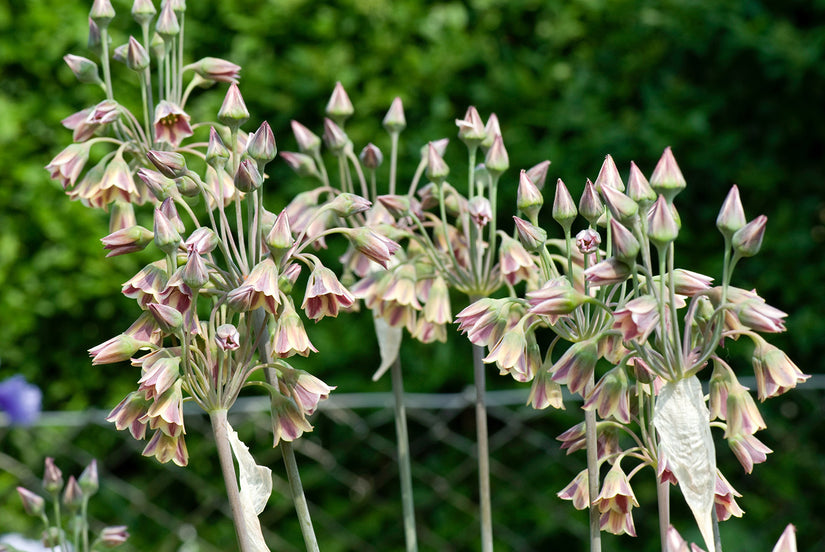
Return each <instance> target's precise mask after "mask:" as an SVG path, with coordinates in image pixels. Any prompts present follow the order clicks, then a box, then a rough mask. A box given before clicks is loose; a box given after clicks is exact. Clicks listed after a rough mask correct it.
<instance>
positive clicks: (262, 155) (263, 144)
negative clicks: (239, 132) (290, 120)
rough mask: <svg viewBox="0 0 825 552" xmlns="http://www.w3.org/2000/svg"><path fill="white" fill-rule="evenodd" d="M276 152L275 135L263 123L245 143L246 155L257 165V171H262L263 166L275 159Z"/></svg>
mask: <svg viewBox="0 0 825 552" xmlns="http://www.w3.org/2000/svg"><path fill="white" fill-rule="evenodd" d="M277 152H278V148H277V147H276V146H275V135H274V134H272V128H271V127H270V126H269V123H267V122H266V121H264V122H263V123H261V126H260V127H258V130H256V131H255V134H253V135H252V136H251V137H250V139H249V141H248V142H247V144H246V154H247V155H249V157H251V158H252V159H254V160H255V161H256V162H257V163H258V170H260V171H263V170H264V166H266V164H267V163H269V162H270V161H272V160H273V159H275V154H276V153H277Z"/></svg>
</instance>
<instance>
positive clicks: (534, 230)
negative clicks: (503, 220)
mask: <svg viewBox="0 0 825 552" xmlns="http://www.w3.org/2000/svg"><path fill="white" fill-rule="evenodd" d="M513 221H515V223H516V232H517V233H518V239H519V241H520V242H521V245H523V246H524V248H525V249H526V250H527V251H533V252H535V251H538V250H539V249H541V248H542V247H544V242H546V241H547V232H545V231H544V230H543V229H542V228H540V227H538V226H536V225H534V224H531V223H529V222H527V221H526V220H524V219H520V218H518V217H513Z"/></svg>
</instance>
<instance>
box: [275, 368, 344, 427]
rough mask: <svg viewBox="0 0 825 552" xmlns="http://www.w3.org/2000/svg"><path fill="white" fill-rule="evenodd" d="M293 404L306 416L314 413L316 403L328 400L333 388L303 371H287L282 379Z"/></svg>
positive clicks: (316, 406)
mask: <svg viewBox="0 0 825 552" xmlns="http://www.w3.org/2000/svg"><path fill="white" fill-rule="evenodd" d="M282 381H283V383H284V385H285V386H286V387H287V388H288V389H289V393H290V396H291V397H292V399H293V400H294V401H295V404H296V405H298V407H299V408H300V409H301V410H302V411H303V412H304V413H305V414H306V415H307V416H309V415H311V414H313V413H315V410H316V409H317V408H318V403H319V402H321V401H322V400H325V399H328V398H329V394H330V392H332V391H333V390H334V389H335V387H334V386H330V385H327V384H326V383H324V382H323V381H321V380H320V379H318V378H316V377H315V376H313V375H312V374H310V373H308V372H304V371H303V370H292V371H287V373H285V374H284V377H283V379H282Z"/></svg>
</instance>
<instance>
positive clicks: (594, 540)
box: [584, 374, 602, 552]
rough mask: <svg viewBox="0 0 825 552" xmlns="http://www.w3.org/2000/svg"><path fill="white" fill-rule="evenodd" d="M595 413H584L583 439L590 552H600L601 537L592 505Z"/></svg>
mask: <svg viewBox="0 0 825 552" xmlns="http://www.w3.org/2000/svg"><path fill="white" fill-rule="evenodd" d="M594 385H595V378H594V376H593V374H591V375H590V383H588V385H587V389H588V391H589V390H590V389H593V386H594ZM596 423H597V422H596V411H595V410H585V411H584V439H585V449H586V451H587V492H588V499H589V500H588V503H589V508H588V514H589V516H590V524H589V525H590V552H601V550H602V535H601V528H600V527H599V517H600V516H599V509H598V508H597V507H596V506H595V505H594V504H593V503H594V502H595V500H596V497H598V496H599V454H598V448H597V447H598V445H597V443H596V439H597V436H596Z"/></svg>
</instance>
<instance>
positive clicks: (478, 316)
mask: <svg viewBox="0 0 825 552" xmlns="http://www.w3.org/2000/svg"><path fill="white" fill-rule="evenodd" d="M684 186H685V181H684V178H683V176H682V173H681V171H680V170H679V168H678V165H677V164H676V161H675V159H674V157H673V154H672V152H671V151H670V149H669V148H668V149H666V150H665V153H664V155H663V156H662V158H661V160H660V161H659V164H658V165H657V167H656V169H655V171H654V173H653V176H652V177H651V179H650V181H649V182H648V180H647V179H646V178H645V177H644V175H643V174H642V173H641V171H640V170H639V169H638V167H636V165H635V164H632V165H631V171H630V176H629V179H628V184H627V187H626V188H625V185H624V182H623V181H622V179H621V177H620V175H619V172H618V170H617V169H616V166H615V164H614V162H613V160H612V158H611V157H610V156H608V157H607V158H606V160H605V162H604V165H603V166H602V169H601V171H600V173H599V176H598V178H597V179H596V181H595V183H593V182H591V181H589V180H588V181H587V184H586V185H585V189H584V192H583V194H582V197H581V200H580V202H579V204H578V208H577V206H576V204H575V203H574V201H573V199H572V197H571V196H570V194H569V192H568V190H567V187H566V186H565V185H564V183H563V182H561V181H560V180H559V181H558V182H557V186H556V194H555V200H554V204H553V218H554V219H555V220H556V221H557V222H558V223H559V224H560V225H561V227H562V229H563V232H564V240H547V239H546V237H545V233H544V231H543V230H541V229H540V228H538V227H537V226H536V225H535V224H536V223H535V217H534V216H533V218H532V221H527V220H523V219H516V223H517V228H518V230H519V238H520V239H521V241H522V243H523V244H524V245H525V247H526V248H527V249H530V250H532V251H535V252H537V254H535V255H534V256H533V258H534V259H535V260H536V263H535V265H534V266H533V267H530V268H528V270H529V271H530V272H532V273H533V274H535V275H536V276H535V277H536V278H537V279H538V282H539V286H538V288H537V289H533V290H532V291H531V290H529V289H528V291H527V293H526V294H525V295H524V296H523V297H518V296H515V295H511V296H510V297H507V298H501V299H483V300H480V301H477V302H476V303H474V304H472V305H470V306H469V307H468V308H466V309H465V310H464V311H462V312H461V313H459V315H458V321H459V329H460V330H462V331H463V332H465V333H467V336H468V338H469V339H470V340H471V341H472V342H473V343H474V344H476V345H478V346H485V347H487V348H488V350H489V354H488V355H487V356H486V357H485V358H484V361H485V362H489V363H493V362H495V363H496V365H497V366H498V367H499V369H500V370H501V373H502V374H510V375H511V376H513V377H514V378H515V379H516V380H518V381H525V382H526V381H531V382H532V387H531V393H530V404H532V405H533V407H534V408H546V407H547V406H551V405H552V406H554V407H557V408H560V407H563V404H562V401H561V389H560V386H566V387H567V388H568V389H569V391H570V392H571V393H576V394H579V395H581V396H582V398H583V399H584V406H583V408H584V410H585V423H584V424H579V425H578V426H576V427H574V428H572V429H571V430H569V431H567V432H565V433H564V434H562V435H561V436H560V437H559V439H560V440H561V441H562V448H565V449H568V452H572V451H574V450H579V449H581V448H585V449H586V450H587V454H588V470H586V471H585V472H582V473H580V474H579V475H578V476H577V477H576V479H575V480H574V481H573V482H572V483H571V484H570V485H569V486H568V487H567V488H566V489H564V490H563V491H562V492H561V493H559V495H560V496H561V497H562V498H566V499H570V500H573V503H574V506H575V507H576V508H579V509H583V508H586V507H587V506H588V505H591V508H590V519H591V550H599V549H600V546H601V545H600V543H599V539H598V529H599V528H601V529H602V530H606V531H608V532H612V533H617V534H618V533H628V534H635V529H634V526H633V521H632V514H631V508H632V506H633V505H636V503H635V498H633V495H632V489H631V488H630V481H631V480H632V478H633V477H634V476H635V475H636V474H637V473H638V472H639V470H640V469H642V468H643V467H645V466H650V467H651V468H653V469H655V470H656V475H657V480H658V483H659V509H660V527H661V538H662V543H663V546H665V543H666V542H667V539H668V534H667V530H668V527H669V498H668V485H669V483H673V484H678V485H679V487H680V489H681V491H682V494H683V495H684V497H685V499H686V501H687V503H688V505H689V506H690V508H691V510H692V511H693V513H694V515H695V516H696V519H697V523H698V524H699V527H700V529H701V532H702V535H703V537H704V539H705V544H706V546H707V549H708V550H717V551H719V550H721V541H720V539H719V537H718V530H716V529H715V525H716V523H717V521H716V520H720V521H721V520H725V519H728V518H729V517H730V516H737V517H738V516H741V515H742V513H743V512H742V510H741V509H740V508H739V507H738V505H736V502H735V499H734V497H735V496H739V495H738V493H737V492H736V491H735V490H734V489H733V488H732V487H730V485H729V484H728V483H727V481H726V480H724V477H723V476H722V475H721V474H719V473H718V472H717V470H716V452H715V448H714V444H713V439H712V436H711V428H712V427H719V428H722V429H724V434H723V437H724V438H725V439H726V440H727V442H728V444H729V445H730V447H731V449H732V450H733V452H734V454H735V455H736V457H737V458H738V459H739V461H740V463H741V464H742V466H743V468H744V469H745V471H747V472H750V471H751V470H752V468H753V464H755V463H759V462H762V461H764V460H765V458H766V454H768V453H770V452H771V451H770V449H769V448H768V447H766V446H765V445H764V444H762V443H761V442H760V441H759V440H758V439H757V438H756V437H754V433H756V432H757V431H758V430H760V429H764V428H765V423H764V421H763V420H762V417H761V416H760V415H759V411H758V409H757V407H756V403H755V402H754V400H753V398H752V397H751V395H750V394H749V393H748V390H747V389H746V388H745V387H743V386H742V385H741V384H740V383H739V381H738V379H737V377H736V375H735V373H734V371H733V369H732V368H731V367H730V366H729V365H728V364H727V363H725V362H724V361H723V360H722V359H721V358H720V357H719V356H718V355H717V353H716V351H717V350H718V348H719V347H720V346H724V343H725V340H726V339H738V338H739V337H740V336H745V337H748V338H750V339H751V340H753V342H754V344H755V345H756V349H755V351H754V355H753V367H754V371H755V373H756V375H757V384H758V389H757V391H758V397H759V399H760V400H764V399H765V398H767V397H770V396H775V395H777V394H781V393H783V392H785V391H787V390H789V389H791V388H793V387H795V386H796V385H797V384H798V383H801V382H803V381H804V380H805V379H807V378H808V376H806V375H805V374H803V373H802V372H801V371H800V370H799V369H798V368H797V367H796V365H794V364H793V362H791V361H790V360H789V359H788V357H787V356H786V355H785V354H784V353H783V352H782V351H780V350H779V349H777V348H775V347H774V346H772V345H770V344H768V343H767V341H765V340H764V338H762V337H761V336H760V335H759V334H761V333H776V332H780V331H784V329H785V326H784V318H785V316H786V315H785V313H783V312H782V311H779V310H778V309H776V308H774V307H771V306H770V305H768V304H767V303H765V301H764V300H763V299H762V298H760V297H759V296H758V295H757V294H756V292H754V291H745V290H741V289H738V288H734V287H732V286H731V285H730V281H731V276H732V273H733V269H734V266H735V265H736V263H737V262H738V261H739V260H740V259H742V258H744V257H748V256H752V255H754V254H756V253H757V252H758V250H759V247H760V244H761V239H762V234H763V232H764V228H765V222H766V218H765V217H764V216H760V217H757V218H756V219H753V220H752V221H750V222H747V221H746V219H745V215H744V211H743V209H742V206H741V202H740V200H739V193H738V188H737V187H736V186H734V187H733V188H732V189H731V192H730V194H729V195H728V197H727V199H726V200H725V202H724V204H723V207H722V209H721V211H720V214H719V217H718V219H717V227H718V228H719V230H720V231H721V233H722V235H723V238H724V250H723V251H724V263H723V271H722V283H721V285H720V286H716V287H712V281H713V280H712V279H711V278H709V277H707V276H704V275H702V274H698V273H695V272H691V271H688V270H685V269H682V268H677V267H676V265H675V248H674V241H675V240H676V238H677V235H678V233H679V229H680V225H681V223H680V220H679V216H678V212H677V211H676V208H675V206H674V204H673V198H674V197H675V196H676V194H677V193H678V192H679V191H680V190H681V189H682V188H684ZM578 215H581V216H582V217H583V218H585V219H586V221H587V228H585V229H583V230H581V231H580V232H579V233H578V234H577V235H576V239H575V241H574V240H573V236H572V227H573V224H574V222H575V220H576V219H577V217H578ZM528 216H529V215H528ZM602 235H604V236H605V239H604V240H603V239H602ZM602 246H605V247H604V249H602ZM554 249H556V250H559V251H560V252H561V255H558V254H555V255H554V254H551V253H550V251H552V250H554ZM560 273H563V275H559V274H560ZM680 313H682V314H680ZM541 328H548V329H550V330H551V331H552V332H553V333H554V334H555V338H554V339H553V340H552V342H551V345H550V346H549V348H548V350H547V351H546V352H544V353H543V354H542V352H541V351H540V350H539V347H538V345H537V339H536V336H535V334H536V332H537V331H540V329H541ZM560 341H567V342H569V343H571V345H570V346H569V348H568V349H567V350H566V351H565V352H564V353H563V354H561V355H560V356H558V355H554V349H555V347H556V345H557V344H558V343H559V342H560ZM554 357H555V359H554ZM542 359H543V360H542ZM711 361H712V363H713V369H712V371H711V370H710V369H708V370H706V368H707V367H708V365H709V362H711ZM709 371H710V372H712V373H710V376H709V385H710V395H709V403H708V400H707V399H706V398H705V397H704V396H703V393H702V390H701V385H700V382H699V379H698V376H699V375H700V374H701V373H703V372H704V373H705V374H707V373H708V372H709ZM714 420H717V421H714ZM622 460H624V461H625V464H626V463H627V462H628V461H633V462H636V465H635V466H634V467H633V468H632V469H631V470H630V471H629V472H628V474H627V475H626V476H624V475H623V473H624V472H622V473H621V474H619V473H618V472H619V471H620V468H618V467H617V466H618V465H619V464H620V463H621V462H622ZM605 462H607V463H608V464H609V465H611V466H612V468H611V469H610V471H609V472H608V474H607V475H606V476H605V479H604V480H603V481H601V485H600V467H601V466H602V465H603V464H604V463H605ZM611 478H612V479H611ZM617 481H621V484H620V485H619V484H617V483H616V482H617ZM720 481H721V482H723V484H722V483H720ZM720 488H721V489H723V491H721V492H720ZM599 489H601V490H599ZM725 489H727V490H725ZM617 493H618V494H617ZM616 496H623V497H625V498H624V499H622V500H621V501H619V502H615V501H613V502H611V500H612V499H611V497H616Z"/></svg>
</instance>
